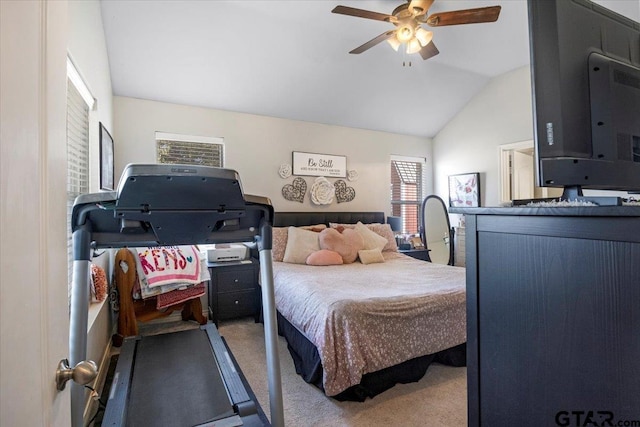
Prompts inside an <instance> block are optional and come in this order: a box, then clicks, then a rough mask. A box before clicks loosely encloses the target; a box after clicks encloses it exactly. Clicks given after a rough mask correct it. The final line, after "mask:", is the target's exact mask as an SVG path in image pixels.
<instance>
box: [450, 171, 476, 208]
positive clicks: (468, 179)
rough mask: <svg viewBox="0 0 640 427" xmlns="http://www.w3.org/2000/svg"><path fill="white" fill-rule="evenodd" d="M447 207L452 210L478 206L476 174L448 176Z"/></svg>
mask: <svg viewBox="0 0 640 427" xmlns="http://www.w3.org/2000/svg"><path fill="white" fill-rule="evenodd" d="M449 206H451V207H452V208H453V207H455V208H477V207H479V206H480V174H479V173H478V172H474V173H463V174H460V175H450V176H449Z"/></svg>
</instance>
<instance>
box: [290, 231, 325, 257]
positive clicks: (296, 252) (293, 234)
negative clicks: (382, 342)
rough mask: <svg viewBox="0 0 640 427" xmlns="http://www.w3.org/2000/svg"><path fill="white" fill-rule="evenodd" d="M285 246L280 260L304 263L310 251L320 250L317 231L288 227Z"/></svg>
mask: <svg viewBox="0 0 640 427" xmlns="http://www.w3.org/2000/svg"><path fill="white" fill-rule="evenodd" d="M287 233H288V236H287V248H286V249H285V250H284V257H283V258H282V261H284V262H288V263H291V264H305V263H306V261H307V258H308V257H309V255H311V253H312V252H315V251H319V250H320V243H319V242H318V233H316V232H314V231H309V230H303V229H302V228H296V227H289V230H288V231H287Z"/></svg>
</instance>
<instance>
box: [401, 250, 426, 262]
mask: <svg viewBox="0 0 640 427" xmlns="http://www.w3.org/2000/svg"><path fill="white" fill-rule="evenodd" d="M398 252H400V253H401V254H405V255H409V256H410V257H412V258H416V259H421V260H422V261H431V259H430V258H429V250H428V249H398Z"/></svg>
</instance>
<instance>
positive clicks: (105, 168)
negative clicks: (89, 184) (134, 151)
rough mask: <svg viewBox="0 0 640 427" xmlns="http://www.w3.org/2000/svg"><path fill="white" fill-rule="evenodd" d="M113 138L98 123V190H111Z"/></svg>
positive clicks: (112, 184) (112, 186) (112, 185)
mask: <svg viewBox="0 0 640 427" xmlns="http://www.w3.org/2000/svg"><path fill="white" fill-rule="evenodd" d="M113 174H114V170H113V138H111V134H110V133H109V131H108V130H107V128H105V127H104V125H103V124H102V123H100V189H101V190H113V189H114V183H113Z"/></svg>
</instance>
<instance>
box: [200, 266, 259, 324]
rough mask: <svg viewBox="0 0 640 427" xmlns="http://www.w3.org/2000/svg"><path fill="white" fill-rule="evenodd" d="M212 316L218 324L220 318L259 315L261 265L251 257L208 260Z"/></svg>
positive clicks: (210, 312) (209, 296)
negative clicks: (232, 259)
mask: <svg viewBox="0 0 640 427" xmlns="http://www.w3.org/2000/svg"><path fill="white" fill-rule="evenodd" d="M207 266H208V267H209V273H210V274H211V281H210V282H209V289H208V291H209V295H208V298H209V317H210V318H211V320H212V321H213V323H215V324H216V326H217V325H218V321H219V320H226V319H234V318H238V317H244V316H254V317H257V316H258V314H259V312H260V310H259V304H260V295H259V292H260V288H259V286H258V275H259V271H260V265H259V262H258V260H257V259H255V258H251V259H248V260H244V261H239V262H224V263H211V262H210V263H208V264H207Z"/></svg>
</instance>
